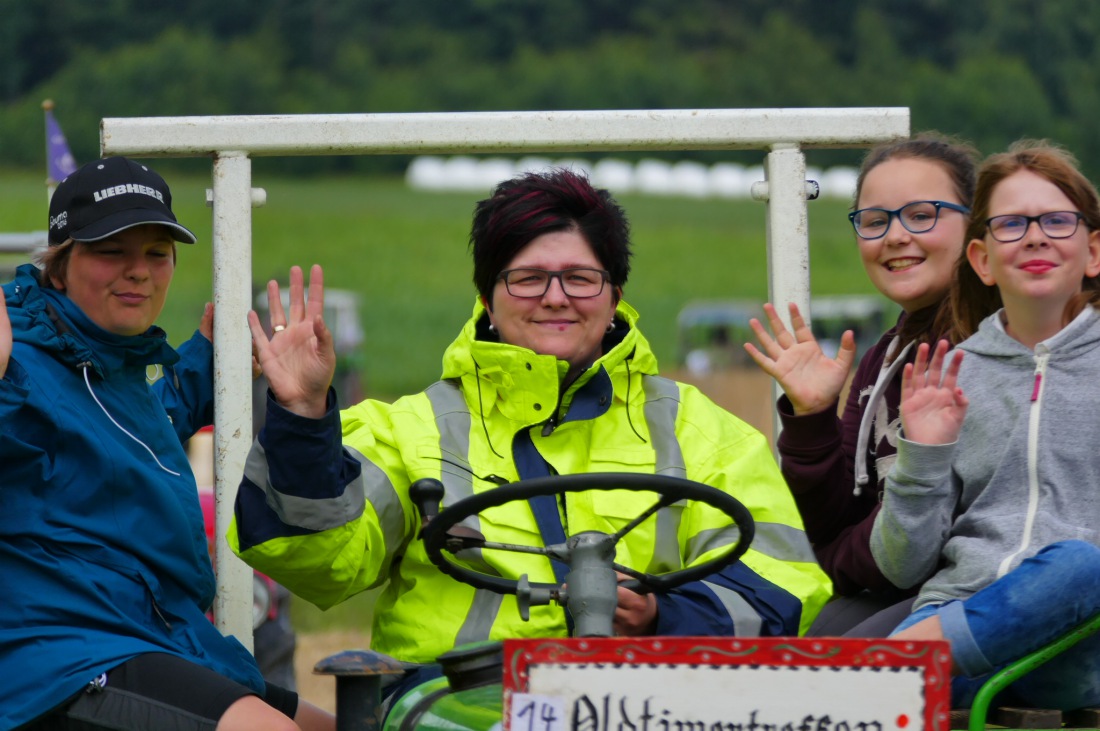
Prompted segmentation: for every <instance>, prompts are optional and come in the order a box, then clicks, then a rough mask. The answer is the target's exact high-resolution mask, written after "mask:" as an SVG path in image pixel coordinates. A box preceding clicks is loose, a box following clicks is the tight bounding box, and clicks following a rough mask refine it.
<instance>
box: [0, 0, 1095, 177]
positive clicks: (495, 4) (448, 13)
mask: <svg viewBox="0 0 1100 731" xmlns="http://www.w3.org/2000/svg"><path fill="white" fill-rule="evenodd" d="M1097 37H1100V3H1094V2H1092V1H1091V0H1057V1H1053V0H973V1H968V2H953V1H950V0H861V1H860V2H858V3H851V2H821V1H820V0H782V1H781V2H777V1H776V0H633V1H632V2H630V3H624V2H621V0H539V1H538V2H530V1H529V0H265V1H261V2H257V1H256V0H162V1H161V2H158V3H148V2H140V1H139V0H110V2H102V3H89V2H86V0H0V164H4V165H14V166H23V167H33V166H38V165H41V164H42V157H43V154H44V153H43V149H44V143H43V140H42V111H41V107H40V104H41V101H42V100H43V99H44V98H52V99H54V100H55V101H56V102H57V115H58V118H59V120H60V121H61V123H62V126H63V127H64V129H65V131H66V133H67V134H68V137H69V141H70V144H71V146H72V148H73V152H74V154H75V156H76V157H77V159H78V160H88V159H92V158H94V157H95V156H96V154H97V152H98V143H99V140H98V124H99V120H100V119H101V118H103V117H127V116H164V115H208V114H275V113H280V114H282V113H290V114H293V113H345V112H419V111H478V110H539V109H650V108H657V109H659V108H665V109H671V108H714V107H723V108H738V107H818V106H907V107H910V109H911V114H912V128H913V129H914V130H915V131H916V130H923V129H938V130H941V131H944V132H949V133H953V134H956V135H959V136H961V137H963V138H965V139H968V140H970V141H971V142H973V143H974V144H975V145H976V146H977V147H978V148H979V150H981V151H982V152H983V153H990V152H995V151H998V150H1001V149H1003V148H1004V147H1005V146H1006V145H1007V144H1008V143H1009V142H1011V141H1012V140H1013V139H1016V138H1018V137H1021V136H1031V137H1047V138H1050V139H1053V140H1055V141H1057V142H1059V143H1061V144H1064V145H1065V146H1066V147H1068V148H1069V149H1070V150H1072V151H1073V152H1074V153H1075V154H1076V155H1077V156H1078V157H1079V158H1080V159H1081V160H1082V162H1083V164H1084V167H1085V169H1086V170H1087V171H1089V172H1090V173H1092V175H1093V176H1094V177H1096V176H1097V175H1100V137H1098V136H1097V135H1096V134H1095V133H1094V131H1093V126H1094V120H1096V119H1100V78H1098V76H1100V44H1097V43H1096V38H1097ZM858 154H859V153H858V152H854V151H836V152H832V153H820V154H819V156H820V155H824V157H822V158H821V159H820V160H819V162H820V163H821V164H833V163H837V162H854V161H855V160H857V159H858ZM697 157H699V158H701V159H707V158H708V157H709V158H711V159H716V154H715V153H709V154H708V153H698V154H697ZM725 157H726V158H728V157H730V156H729V155H728V154H727V155H725ZM265 164H271V165H274V166H277V167H279V168H281V169H283V170H286V171H292V172H332V171H340V170H360V169H363V170H370V169H385V168H386V166H387V165H388V166H390V167H393V166H396V165H397V164H399V162H398V161H394V160H392V159H390V160H389V161H385V160H373V161H372V160H370V159H364V158H309V159H300V160H288V159H284V160H279V161H269V163H265Z"/></svg>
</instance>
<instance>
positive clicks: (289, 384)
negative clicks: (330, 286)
mask: <svg viewBox="0 0 1100 731" xmlns="http://www.w3.org/2000/svg"><path fill="white" fill-rule="evenodd" d="M302 280H303V275H302V269H301V267H291V269H290V313H289V315H288V314H287V313H285V312H284V310H283V300H282V298H281V296H280V294H279V285H278V283H277V282H275V281H274V280H273V281H271V282H268V284H267V302H268V310H269V311H270V313H271V329H272V335H271V337H270V338H268V336H267V333H265V332H264V329H263V326H262V325H260V318H259V316H258V315H257V314H256V313H255V312H249V313H248V326H249V328H250V329H251V330H252V342H253V344H254V346H255V351H256V358H257V360H259V362H260V367H261V368H262V369H263V373H264V375H265V376H267V382H268V385H269V386H270V387H271V391H272V393H274V394H275V399H276V400H277V401H278V402H279V403H280V404H281V405H282V406H283V407H284V408H286V409H287V410H289V411H292V412H294V413H296V414H299V415H301V416H308V417H310V418H314V419H316V418H320V417H321V416H323V415H324V413H325V407H326V403H325V399H326V397H327V394H328V387H329V384H331V383H332V376H333V374H334V373H335V372H336V351H335V348H334V345H333V340H332V333H331V332H329V329H328V328H327V327H326V326H325V321H324V317H323V314H324V309H325V285H324V276H323V273H322V271H321V267H320V266H319V265H317V264H314V265H313V267H312V268H311V269H310V272H309V300H308V301H307V300H306V296H305V288H304V286H303V281H302Z"/></svg>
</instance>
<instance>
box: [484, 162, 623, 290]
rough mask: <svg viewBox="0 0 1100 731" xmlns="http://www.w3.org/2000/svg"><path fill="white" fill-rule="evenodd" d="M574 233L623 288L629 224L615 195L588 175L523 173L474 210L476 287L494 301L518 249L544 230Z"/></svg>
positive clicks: (549, 171) (559, 169)
mask: <svg viewBox="0 0 1100 731" xmlns="http://www.w3.org/2000/svg"><path fill="white" fill-rule="evenodd" d="M557 231H575V232H577V233H578V234H580V235H581V237H582V238H584V240H585V241H586V242H588V245H589V246H591V247H592V252H593V253H594V254H595V255H596V258H597V259H599V260H600V263H601V264H602V265H603V268H604V269H606V270H607V271H608V273H609V274H610V280H611V284H612V286H614V287H622V286H623V285H624V284H626V280H627V277H628V276H629V275H630V255H631V251H630V224H629V223H628V222H627V220H626V213H625V212H624V211H623V209H622V207H621V206H619V204H618V203H617V202H616V201H615V199H614V198H612V197H611V193H609V192H608V191H606V190H604V189H602V188H596V187H593V185H592V183H590V182H589V180H588V178H587V177H586V176H585V175H583V174H581V173H576V172H573V171H572V170H565V169H561V168H556V169H552V170H548V171H546V172H538V173H533V172H529V173H523V174H522V175H517V176H516V177H514V178H511V179H509V180H505V181H504V182H502V183H500V184H499V185H497V187H496V189H495V190H494V191H493V195H492V197H490V198H486V199H485V200H483V201H480V202H479V203H478V204H477V206H476V207H475V208H474V221H473V226H472V227H471V229H470V249H471V251H472V253H473V258H474V286H475V287H477V291H478V293H479V294H480V295H481V296H482V297H484V298H485V300H486V302H489V303H492V293H493V287H494V286H495V285H496V279H497V275H499V274H500V273H501V272H502V271H503V270H504V268H505V267H506V266H507V265H508V262H510V261H511V260H512V259H513V258H514V257H515V256H516V254H518V253H519V251H520V250H521V249H522V248H523V247H525V246H527V244H529V243H531V241H533V240H534V239H536V238H538V237H539V236H542V235H543V234H548V233H554V232H557Z"/></svg>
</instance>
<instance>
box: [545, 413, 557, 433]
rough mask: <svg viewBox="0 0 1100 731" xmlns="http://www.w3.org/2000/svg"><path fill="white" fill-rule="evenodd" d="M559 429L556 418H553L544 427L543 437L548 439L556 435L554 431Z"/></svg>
mask: <svg viewBox="0 0 1100 731" xmlns="http://www.w3.org/2000/svg"><path fill="white" fill-rule="evenodd" d="M557 428H558V425H557V424H555V423H554V417H553V416H551V417H550V418H549V419H547V420H546V423H545V424H543V425H542V435H543V436H544V437H548V436H550V435H551V434H553V433H554V430H555V429H557Z"/></svg>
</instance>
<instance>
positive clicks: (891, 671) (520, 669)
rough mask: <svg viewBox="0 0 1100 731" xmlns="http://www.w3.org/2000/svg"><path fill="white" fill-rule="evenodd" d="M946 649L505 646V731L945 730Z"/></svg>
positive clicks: (739, 643) (745, 642)
mask: <svg viewBox="0 0 1100 731" xmlns="http://www.w3.org/2000/svg"><path fill="white" fill-rule="evenodd" d="M950 671H951V659H950V652H949V649H948V644H947V643H946V642H910V641H898V640H880V639H850V640H849V639H838V638H803V639H792V638H756V637H743V638H736V637H734V638H716V637H660V638H657V637H647V638H628V637H616V638H589V639H561V640H547V639H528V640H506V641H505V642H504V728H505V729H506V731H947V729H948V726H949V716H950V709H951V674H950Z"/></svg>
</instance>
